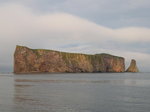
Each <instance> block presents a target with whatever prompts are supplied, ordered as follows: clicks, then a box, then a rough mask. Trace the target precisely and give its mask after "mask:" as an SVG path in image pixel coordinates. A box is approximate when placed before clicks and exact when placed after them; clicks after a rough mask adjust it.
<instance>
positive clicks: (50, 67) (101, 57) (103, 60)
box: [14, 45, 139, 74]
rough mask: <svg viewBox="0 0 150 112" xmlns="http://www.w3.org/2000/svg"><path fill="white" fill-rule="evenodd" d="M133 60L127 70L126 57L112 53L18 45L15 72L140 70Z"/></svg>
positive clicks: (15, 54)
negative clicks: (78, 51)
mask: <svg viewBox="0 0 150 112" xmlns="http://www.w3.org/2000/svg"><path fill="white" fill-rule="evenodd" d="M138 71H139V70H138V68H137V66H136V61H135V60H132V62H131V65H130V67H129V68H128V69H127V70H126V71H125V59H124V58H123V57H119V56H113V55H110V54H95V55H89V54H81V53H67V52H60V51H54V50H45V49H30V48H28V47H25V46H19V45H17V46H16V50H15V53H14V73H16V74H21V73H66V72H68V73H81V72H87V73H88V72H89V73H90V72H138Z"/></svg>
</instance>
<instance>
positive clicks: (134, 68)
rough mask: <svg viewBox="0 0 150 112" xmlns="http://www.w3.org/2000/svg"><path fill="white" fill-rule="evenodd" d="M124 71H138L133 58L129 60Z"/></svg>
mask: <svg viewBox="0 0 150 112" xmlns="http://www.w3.org/2000/svg"><path fill="white" fill-rule="evenodd" d="M126 72H139V69H138V67H137V65H136V61H135V60H134V59H132V60H131V63H130V66H129V68H128V69H127V70H126Z"/></svg>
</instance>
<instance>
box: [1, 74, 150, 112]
mask: <svg viewBox="0 0 150 112" xmlns="http://www.w3.org/2000/svg"><path fill="white" fill-rule="evenodd" d="M0 112H150V73H82V74H78V73H75V74H70V73H67V74H43V75H42V74H41V75H13V74H0Z"/></svg>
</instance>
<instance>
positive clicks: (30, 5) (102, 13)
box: [0, 0, 150, 72]
mask: <svg viewBox="0 0 150 112" xmlns="http://www.w3.org/2000/svg"><path fill="white" fill-rule="evenodd" d="M149 12H150V0H0V71H1V72H6V71H10V72H11V71H13V54H14V50H15V47H16V45H23V46H28V47H30V48H35V49H36V48H43V49H53V50H61V51H67V52H81V53H88V54H90V53H92V54H97V53H109V54H113V55H118V56H122V57H124V58H125V59H126V67H128V64H129V62H130V60H131V59H136V60H137V64H138V67H139V69H140V71H146V72H149V71H150V69H149V67H150V22H149V20H150V13H149Z"/></svg>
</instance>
